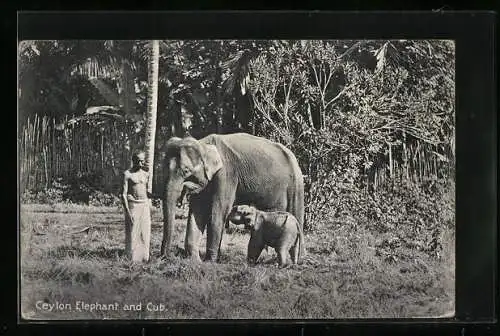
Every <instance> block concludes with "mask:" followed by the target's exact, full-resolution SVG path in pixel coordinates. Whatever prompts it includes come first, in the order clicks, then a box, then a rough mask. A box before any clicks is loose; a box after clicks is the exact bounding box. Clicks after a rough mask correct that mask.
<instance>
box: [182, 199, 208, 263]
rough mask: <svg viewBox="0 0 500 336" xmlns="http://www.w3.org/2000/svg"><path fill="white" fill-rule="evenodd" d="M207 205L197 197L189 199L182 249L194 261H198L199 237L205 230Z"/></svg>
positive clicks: (199, 259)
mask: <svg viewBox="0 0 500 336" xmlns="http://www.w3.org/2000/svg"><path fill="white" fill-rule="evenodd" d="M206 213H207V207H206V205H204V204H202V202H201V201H199V200H198V199H194V200H192V201H191V204H190V206H189V216H188V222H187V228H186V238H185V240H184V250H185V252H186V254H187V256H189V257H191V259H193V260H194V261H200V262H201V258H200V239H201V237H202V235H203V233H204V232H205V227H206Z"/></svg>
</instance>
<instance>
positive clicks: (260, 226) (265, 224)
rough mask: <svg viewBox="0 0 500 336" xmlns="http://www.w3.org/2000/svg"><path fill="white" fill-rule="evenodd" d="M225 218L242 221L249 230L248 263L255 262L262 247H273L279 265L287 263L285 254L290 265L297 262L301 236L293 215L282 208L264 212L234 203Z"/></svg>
mask: <svg viewBox="0 0 500 336" xmlns="http://www.w3.org/2000/svg"><path fill="white" fill-rule="evenodd" d="M228 221H231V222H233V223H234V224H244V225H245V228H247V229H249V230H250V232H251V236H250V241H249V242H248V255H247V258H248V262H249V263H255V262H256V261H257V259H258V258H259V256H260V254H261V252H262V250H263V249H264V247H266V246H270V247H273V248H274V249H275V250H276V253H278V257H279V261H280V265H281V266H285V265H286V264H287V254H288V253H290V256H291V259H292V262H293V263H294V264H297V263H298V262H299V259H300V254H301V251H302V248H303V240H304V235H303V232H302V227H301V226H300V223H299V222H298V221H297V219H296V218H295V216H294V215H292V214H290V213H288V212H285V211H273V212H266V211H261V210H258V209H257V208H255V207H253V206H249V205H237V206H234V207H233V208H232V210H231V212H230V213H229V216H228Z"/></svg>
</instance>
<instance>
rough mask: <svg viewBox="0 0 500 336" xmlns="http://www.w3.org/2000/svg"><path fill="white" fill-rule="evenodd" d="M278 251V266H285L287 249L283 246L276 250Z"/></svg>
mask: <svg viewBox="0 0 500 336" xmlns="http://www.w3.org/2000/svg"><path fill="white" fill-rule="evenodd" d="M276 252H277V253H278V258H279V262H280V266H286V264H287V256H288V252H289V251H288V250H287V249H286V248H284V247H280V248H279V249H277V251H276Z"/></svg>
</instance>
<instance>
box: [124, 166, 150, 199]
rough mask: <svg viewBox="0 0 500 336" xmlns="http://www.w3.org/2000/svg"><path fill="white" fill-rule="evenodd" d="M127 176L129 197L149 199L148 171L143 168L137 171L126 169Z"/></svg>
mask: <svg viewBox="0 0 500 336" xmlns="http://www.w3.org/2000/svg"><path fill="white" fill-rule="evenodd" d="M125 178H126V179H127V182H128V190H127V197H128V198H129V197H133V199H136V200H142V199H147V198H148V194H147V184H148V173H147V172H146V171H144V170H142V169H139V170H137V171H135V172H132V171H130V170H127V171H125Z"/></svg>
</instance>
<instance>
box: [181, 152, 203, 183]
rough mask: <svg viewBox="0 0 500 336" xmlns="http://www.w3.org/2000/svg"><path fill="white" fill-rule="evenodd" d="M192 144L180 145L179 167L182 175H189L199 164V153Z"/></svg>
mask: <svg viewBox="0 0 500 336" xmlns="http://www.w3.org/2000/svg"><path fill="white" fill-rule="evenodd" d="M197 152H198V151H197V150H196V149H195V148H193V147H192V146H181V148H180V151H179V168H180V170H181V174H182V176H183V177H187V176H189V175H191V174H192V173H193V172H194V170H196V169H197V168H198V166H200V165H201V163H202V162H201V160H200V155H199V154H198V153H197Z"/></svg>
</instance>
